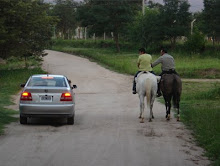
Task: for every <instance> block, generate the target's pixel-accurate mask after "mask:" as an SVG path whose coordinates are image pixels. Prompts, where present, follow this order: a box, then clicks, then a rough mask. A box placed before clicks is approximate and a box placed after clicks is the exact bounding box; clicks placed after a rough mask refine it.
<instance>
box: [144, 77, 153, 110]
mask: <svg viewBox="0 0 220 166" xmlns="http://www.w3.org/2000/svg"><path fill="white" fill-rule="evenodd" d="M145 83H146V98H147V107H148V108H150V103H151V89H152V82H151V80H150V79H147V80H146V82H145Z"/></svg>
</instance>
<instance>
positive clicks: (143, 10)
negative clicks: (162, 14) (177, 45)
mask: <svg viewBox="0 0 220 166" xmlns="http://www.w3.org/2000/svg"><path fill="white" fill-rule="evenodd" d="M144 13H145V0H142V14H143V15H144Z"/></svg>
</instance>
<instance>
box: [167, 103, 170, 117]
mask: <svg viewBox="0 0 220 166" xmlns="http://www.w3.org/2000/svg"><path fill="white" fill-rule="evenodd" d="M167 105H168V110H167V120H170V109H171V101H168V103H167Z"/></svg>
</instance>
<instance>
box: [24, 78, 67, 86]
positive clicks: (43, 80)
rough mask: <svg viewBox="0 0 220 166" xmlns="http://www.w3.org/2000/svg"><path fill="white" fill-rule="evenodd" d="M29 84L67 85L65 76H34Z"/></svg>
mask: <svg viewBox="0 0 220 166" xmlns="http://www.w3.org/2000/svg"><path fill="white" fill-rule="evenodd" d="M27 86H46V87H67V85H66V81H65V79H64V78H63V77H32V78H31V80H30V81H29V83H28V85H27Z"/></svg>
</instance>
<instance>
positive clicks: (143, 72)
mask: <svg viewBox="0 0 220 166" xmlns="http://www.w3.org/2000/svg"><path fill="white" fill-rule="evenodd" d="M148 73H151V72H149V71H142V72H140V73H139V74H138V75H137V77H136V78H135V82H136V83H137V80H138V77H140V76H141V75H142V74H148ZM155 76H156V75H155ZM156 78H157V83H158V82H160V79H161V76H156Z"/></svg>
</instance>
